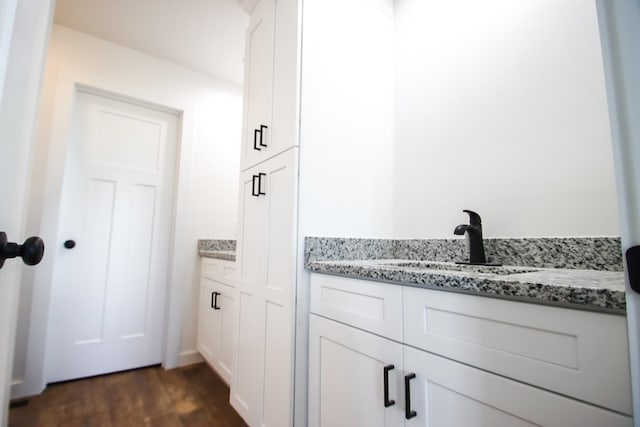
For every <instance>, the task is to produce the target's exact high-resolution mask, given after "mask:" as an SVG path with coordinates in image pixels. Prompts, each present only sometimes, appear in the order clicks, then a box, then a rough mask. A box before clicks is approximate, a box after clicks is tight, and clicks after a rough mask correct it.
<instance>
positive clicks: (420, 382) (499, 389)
mask: <svg viewBox="0 0 640 427" xmlns="http://www.w3.org/2000/svg"><path fill="white" fill-rule="evenodd" d="M404 365H405V374H415V378H413V379H412V380H410V381H409V390H408V391H409V394H408V396H409V399H408V400H409V401H410V407H409V408H407V410H409V411H415V416H414V417H412V418H409V419H406V420H405V421H406V424H405V425H407V426H425V427H426V426H429V427H459V426H465V427H496V426H498V427H500V426H505V427H524V426H527V427H533V426H548V427H603V426H607V427H614V426H615V427H618V426H620V427H622V426H626V427H630V426H631V425H632V420H631V419H630V418H629V417H626V416H624V415H620V414H617V413H614V412H610V411H607V410H604V409H600V408H597V407H595V406H591V405H588V404H585V403H582V402H579V401H576V400H573V399H569V398H567V397H563V396H560V395H558V394H555V393H551V392H548V391H544V390H541V389H538V388H535V387H531V386H528V385H525V384H522V383H519V382H516V381H513V380H509V379H507V378H504V377H500V376H497V375H494V374H490V373H488V372H486V371H482V370H480V369H476V368H472V367H469V366H467V365H463V364H460V363H457V362H453V361H451V360H449V359H445V358H442V357H439V356H436V355H433V354H431V353H427V352H424V351H421V350H416V349H414V348H411V347H406V346H405V348H404Z"/></svg>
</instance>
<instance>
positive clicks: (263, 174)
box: [258, 172, 267, 196]
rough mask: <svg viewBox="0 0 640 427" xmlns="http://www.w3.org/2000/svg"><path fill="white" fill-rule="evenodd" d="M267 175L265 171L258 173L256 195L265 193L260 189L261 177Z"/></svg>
mask: <svg viewBox="0 0 640 427" xmlns="http://www.w3.org/2000/svg"><path fill="white" fill-rule="evenodd" d="M265 176H267V174H266V173H262V172H260V173H258V196H265V195H266V194H267V193H265V192H264V191H262V178H263V177H265Z"/></svg>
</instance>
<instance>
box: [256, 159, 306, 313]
mask: <svg viewBox="0 0 640 427" xmlns="http://www.w3.org/2000/svg"><path fill="white" fill-rule="evenodd" d="M297 153H298V151H297V149H293V150H289V151H287V152H285V153H283V154H281V155H279V156H277V157H274V158H273V159H270V160H268V161H266V162H264V163H263V164H262V165H261V167H260V170H264V173H266V176H265V177H264V180H265V181H266V185H265V187H266V190H265V192H266V193H267V195H266V196H265V197H266V198H267V202H268V208H267V212H266V216H267V218H268V223H267V224H266V225H265V232H266V233H267V236H268V247H269V250H268V252H267V253H266V258H267V267H266V268H267V274H266V288H265V298H266V299H267V300H268V301H273V302H275V303H277V304H279V305H282V306H287V307H290V306H291V299H292V290H293V284H294V281H295V269H294V268H293V266H294V263H293V260H294V259H295V258H296V251H295V247H296V246H295V243H296V241H295V238H296V235H295V233H294V230H295V226H296V222H295V209H296V204H295V201H296V195H297V194H296V193H297V191H296V185H295V183H296V174H295V171H296V162H297Z"/></svg>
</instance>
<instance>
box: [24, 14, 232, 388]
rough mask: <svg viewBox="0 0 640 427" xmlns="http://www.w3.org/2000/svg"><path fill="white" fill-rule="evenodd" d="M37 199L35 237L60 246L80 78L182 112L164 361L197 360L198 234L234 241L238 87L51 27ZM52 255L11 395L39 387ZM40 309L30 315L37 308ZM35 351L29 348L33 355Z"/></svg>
mask: <svg viewBox="0 0 640 427" xmlns="http://www.w3.org/2000/svg"><path fill="white" fill-rule="evenodd" d="M45 79H46V80H45V88H44V94H43V102H42V106H41V125H40V129H39V137H38V147H37V153H36V157H37V159H36V164H35V168H34V170H35V172H34V176H33V184H32V190H31V191H32V193H31V195H30V200H31V204H30V218H29V229H28V230H27V232H28V233H30V234H41V235H43V237H44V238H45V242H47V244H49V245H51V244H56V242H55V237H56V236H55V227H56V224H57V212H58V203H59V192H60V185H61V176H62V170H63V163H64V151H65V144H66V135H67V128H68V123H69V120H70V116H71V111H72V108H71V106H72V102H73V92H74V87H75V84H82V85H86V86H91V87H95V88H98V89H102V90H106V91H109V92H113V93H116V94H119V95H125V96H128V97H131V98H135V99H139V100H142V101H145V102H149V103H154V104H157V105H161V106H164V107H168V108H170V109H173V110H175V111H177V112H179V113H181V122H182V126H181V131H180V132H181V133H180V138H181V141H180V152H179V173H178V175H177V179H178V182H177V193H176V203H177V206H176V212H175V215H176V223H175V230H174V233H175V235H174V238H175V241H174V245H173V262H172V266H171V267H172V268H171V270H172V274H171V280H170V288H171V293H170V298H171V301H170V303H169V307H168V313H167V314H168V315H169V316H170V317H169V319H170V323H169V325H168V331H169V332H168V340H167V353H166V354H165V364H166V365H167V366H175V365H177V364H180V363H186V362H189V361H192V360H196V359H197V357H198V356H197V355H196V353H195V347H196V320H197V319H196V315H197V310H195V309H194V307H197V297H198V285H199V282H198V275H199V270H198V268H199V259H198V256H197V239H198V238H221V239H228V238H235V233H236V215H237V189H238V184H237V183H238V170H239V154H240V150H239V143H240V131H241V118H242V93H241V88H240V87H238V86H237V85H235V84H231V83H227V82H224V81H221V80H218V79H215V78H213V77H210V76H207V75H204V74H200V73H197V72H195V71H191V70H189V69H186V68H183V67H181V66H178V65H176V64H173V63H169V62H166V61H162V60H159V59H157V58H154V57H151V56H148V55H144V54H141V53H139V52H137V51H134V50H131V49H127V48H124V47H121V46H118V45H115V44H112V43H108V42H105V41H102V40H100V39H96V38H93V37H90V36H88V35H86V34H83V33H79V32H75V31H72V30H70V29H68V28H65V27H60V26H54V30H53V34H52V39H51V46H50V51H49V58H48V64H47V70H46V75H45ZM51 271H52V260H51V259H50V258H48V257H46V255H45V259H44V260H43V263H42V264H41V265H40V266H39V268H38V269H37V272H36V273H32V274H31V275H29V276H27V277H26V279H25V283H23V293H22V295H21V306H20V310H21V312H20V319H19V327H18V331H17V336H18V339H17V344H16V356H15V361H16V362H15V366H14V378H15V381H16V384H15V386H14V390H13V395H14V397H15V396H18V395H26V394H34V393H38V392H39V390H38V388H39V387H42V386H43V385H44V384H43V383H42V378H43V372H42V367H43V361H44V356H43V353H44V345H45V337H46V318H47V316H46V313H47V310H48V297H49V286H50V275H51ZM32 313H35V314H34V316H32V317H31V318H32V319H34V321H33V322H30V320H29V319H30V314H32ZM27 349H28V351H27Z"/></svg>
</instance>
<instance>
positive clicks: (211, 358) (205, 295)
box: [198, 278, 218, 366]
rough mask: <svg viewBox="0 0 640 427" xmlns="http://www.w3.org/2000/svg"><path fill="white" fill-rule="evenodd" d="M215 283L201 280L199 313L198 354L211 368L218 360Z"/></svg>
mask: <svg viewBox="0 0 640 427" xmlns="http://www.w3.org/2000/svg"><path fill="white" fill-rule="evenodd" d="M213 284H214V282H213V281H211V280H208V279H204V278H203V279H200V306H199V312H198V352H200V354H201V355H202V357H204V359H205V360H206V361H207V363H209V365H210V366H214V365H215V361H216V359H217V358H218V355H217V350H218V347H217V345H216V341H217V337H216V336H215V334H216V328H215V324H216V312H215V310H214V308H213V298H214V294H213V293H214V292H215V291H214V290H213Z"/></svg>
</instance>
